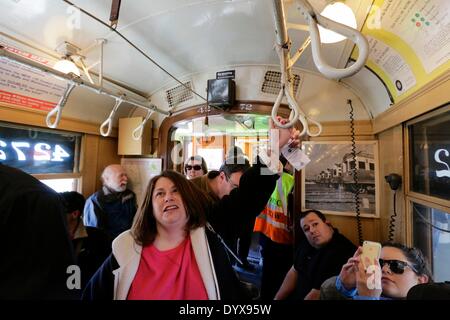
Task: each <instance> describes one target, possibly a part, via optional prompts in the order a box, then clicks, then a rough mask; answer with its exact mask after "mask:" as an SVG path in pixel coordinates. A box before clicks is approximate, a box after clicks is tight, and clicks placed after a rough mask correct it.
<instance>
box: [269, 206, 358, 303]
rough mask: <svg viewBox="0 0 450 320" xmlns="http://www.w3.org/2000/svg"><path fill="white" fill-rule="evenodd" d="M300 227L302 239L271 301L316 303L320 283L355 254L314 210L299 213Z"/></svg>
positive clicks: (334, 273)
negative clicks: (289, 300)
mask: <svg viewBox="0 0 450 320" xmlns="http://www.w3.org/2000/svg"><path fill="white" fill-rule="evenodd" d="M300 225H301V227H302V230H303V233H304V234H305V238H304V239H303V240H302V241H301V243H300V245H299V248H298V249H297V254H296V256H295V259H294V265H293V266H292V268H291V269H290V270H289V271H288V273H287V274H286V277H285V279H284V281H283V284H282V285H281V287H280V289H279V290H278V293H277V294H276V295H275V300H281V299H287V298H289V299H294V300H303V299H305V300H318V299H319V298H320V287H321V285H322V283H323V282H324V281H325V280H326V279H328V278H330V277H332V276H334V275H336V274H339V272H340V270H341V267H342V265H343V264H344V263H346V262H347V260H348V258H350V257H351V256H352V255H353V253H354V252H355V251H356V246H355V245H354V244H353V243H352V242H351V241H350V240H348V239H347V238H346V237H344V236H343V235H342V234H340V233H339V231H338V230H337V229H334V228H333V227H332V226H331V224H330V222H329V221H327V220H326V218H325V215H324V214H323V213H322V212H320V211H318V210H308V211H305V212H303V213H302V214H301V215H300Z"/></svg>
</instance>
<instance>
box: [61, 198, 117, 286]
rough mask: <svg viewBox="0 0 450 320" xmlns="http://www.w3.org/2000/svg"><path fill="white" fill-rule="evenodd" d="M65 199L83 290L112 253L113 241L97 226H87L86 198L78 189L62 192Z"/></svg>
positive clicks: (68, 225) (70, 233) (68, 224)
mask: <svg viewBox="0 0 450 320" xmlns="http://www.w3.org/2000/svg"><path fill="white" fill-rule="evenodd" d="M61 196H62V198H63V199H64V207H65V212H66V219H67V227H68V231H69V237H70V239H71V240H72V244H73V249H74V253H75V257H76V263H77V265H78V266H79V267H80V271H81V283H80V284H81V286H80V288H81V290H83V289H84V287H85V285H86V283H87V282H88V281H89V280H90V279H91V277H92V276H93V275H94V273H95V272H96V271H97V269H98V268H99V267H100V266H101V264H102V263H103V261H105V259H106V258H107V257H108V255H109V254H110V253H111V242H110V240H109V237H108V235H107V234H106V233H105V232H104V231H103V230H100V229H98V228H95V227H86V226H85V225H84V223H83V218H82V212H83V208H84V204H85V199H84V197H83V195H82V194H80V193H78V192H76V191H67V192H62V193H61Z"/></svg>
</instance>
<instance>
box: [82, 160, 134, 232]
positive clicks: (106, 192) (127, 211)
mask: <svg viewBox="0 0 450 320" xmlns="http://www.w3.org/2000/svg"><path fill="white" fill-rule="evenodd" d="M102 182H103V187H102V189H101V190H99V191H97V192H96V193H94V194H93V195H91V196H90V197H89V198H88V199H87V200H86V205H85V207H84V224H85V226H90V227H97V228H99V229H101V230H103V231H105V232H106V233H107V234H108V235H109V236H110V238H111V240H113V239H114V238H115V237H117V236H118V235H119V234H121V233H122V232H123V231H125V230H128V229H130V227H131V223H132V222H133V218H134V215H135V214H136V208H137V206H136V196H135V194H134V192H133V191H131V190H129V189H127V183H128V177H127V174H126V172H125V170H124V169H123V168H122V166H121V165H118V164H111V165H109V166H107V167H106V168H105V170H103V173H102Z"/></svg>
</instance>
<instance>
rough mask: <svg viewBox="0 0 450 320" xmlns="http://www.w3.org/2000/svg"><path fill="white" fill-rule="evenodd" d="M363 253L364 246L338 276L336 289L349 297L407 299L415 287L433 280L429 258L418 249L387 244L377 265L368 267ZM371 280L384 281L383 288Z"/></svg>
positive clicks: (373, 262)
mask: <svg viewBox="0 0 450 320" xmlns="http://www.w3.org/2000/svg"><path fill="white" fill-rule="evenodd" d="M361 253H362V249H361V247H360V248H358V250H357V251H356V252H355V254H354V256H353V257H352V258H350V259H349V260H348V262H347V263H346V264H344V266H343V267H342V270H341V273H340V274H339V277H337V279H336V283H335V285H336V289H337V290H338V291H339V293H340V294H342V295H344V296H345V297H347V298H352V299H359V300H379V299H406V297H407V294H408V291H409V290H410V289H411V288H412V287H413V286H415V285H417V284H421V283H428V282H429V281H431V274H430V272H429V270H428V267H427V264H426V261H425V258H424V256H423V254H422V252H420V250H418V249H416V248H409V247H406V246H404V245H402V244H398V243H387V244H385V245H383V247H382V249H381V254H380V259H379V260H378V261H371V264H372V266H373V267H372V268H370V267H369V268H367V269H365V268H364V267H363V264H362V261H361V258H360V257H361ZM366 264H369V262H368V261H366ZM371 283H381V289H380V288H376V287H374V286H371V285H370V284H371Z"/></svg>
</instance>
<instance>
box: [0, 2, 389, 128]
mask: <svg viewBox="0 0 450 320" xmlns="http://www.w3.org/2000/svg"><path fill="white" fill-rule="evenodd" d="M72 2H73V3H74V4H75V5H77V6H79V7H81V8H83V9H84V10H86V11H88V12H90V13H92V14H93V15H95V16H96V17H98V18H99V19H101V20H102V21H105V22H108V23H109V21H108V20H109V15H110V9H111V0H97V1H89V0H73V1H72ZM330 2H331V1H330V0H311V3H312V4H313V6H314V7H315V9H316V10H317V11H321V10H322V9H323V8H324V7H325V6H326V5H327V4H328V3H330ZM345 3H346V4H347V5H348V6H350V7H351V8H352V10H353V11H354V12H355V13H356V20H357V24H358V28H360V27H361V25H362V24H363V22H364V20H365V19H366V15H367V12H368V8H369V7H370V5H371V3H372V1H371V0H346V1H345ZM0 6H1V7H2V9H3V12H7V13H8V14H4V15H3V16H2V20H1V21H0V31H1V33H0V40H1V36H2V35H3V36H6V35H7V36H8V37H10V38H11V39H12V40H18V42H17V43H22V44H27V45H28V49H29V50H34V49H38V50H37V51H40V52H46V53H48V55H49V56H52V57H53V58H55V59H57V58H58V54H57V53H56V52H55V51H54V49H55V48H56V47H57V46H58V45H60V44H61V43H62V42H63V41H68V42H70V43H72V44H74V45H76V46H77V47H79V48H80V49H81V52H80V53H81V54H82V55H83V56H85V62H86V64H87V65H88V66H92V65H94V66H93V67H92V69H91V71H93V72H94V73H95V72H97V73H98V65H96V63H98V61H99V53H100V48H99V46H98V44H97V40H98V39H106V40H107V42H106V44H105V45H104V64H103V72H104V76H105V77H107V78H109V79H113V80H115V81H117V82H118V83H120V84H123V85H126V86H128V87H130V88H133V89H135V91H136V92H139V93H142V94H144V95H148V96H151V95H153V94H155V93H157V92H164V91H161V90H163V89H165V88H167V87H168V86H171V85H177V83H176V82H175V81H174V80H173V79H172V78H171V77H170V76H168V75H167V74H166V73H165V72H164V71H162V70H161V69H160V68H158V67H157V66H156V65H155V64H153V63H151V62H150V61H148V60H147V59H145V57H144V56H143V55H141V54H140V53H138V51H137V50H135V49H134V48H132V47H131V46H130V45H129V44H127V43H126V42H125V41H124V40H123V39H121V38H120V37H119V36H117V35H116V34H115V33H113V32H112V31H111V30H110V29H108V28H107V27H105V26H103V25H101V24H100V23H99V22H97V21H95V20H94V19H93V18H91V17H89V16H87V15H85V14H84V13H82V12H79V11H77V10H74V8H73V7H70V6H69V5H68V4H67V3H66V2H64V1H63V0H0ZM285 7H286V13H287V21H288V22H290V23H301V24H305V22H304V20H303V18H302V17H301V15H300V13H299V12H298V10H297V9H295V7H294V3H293V1H292V0H286V1H285ZM117 30H118V31H119V32H121V33H122V34H123V35H124V36H126V37H127V38H128V39H129V40H130V41H132V42H133V43H135V44H136V45H137V46H138V47H139V48H140V49H142V50H143V51H144V52H145V53H146V54H147V55H149V56H150V57H151V58H152V59H154V61H156V62H157V63H158V64H159V65H161V66H162V67H163V68H165V69H166V70H167V71H169V72H170V73H171V74H173V75H174V76H175V77H177V78H180V79H184V78H186V77H188V76H190V75H194V74H201V73H206V72H211V70H215V69H217V68H220V67H221V66H262V67H266V66H270V67H272V68H273V67H275V68H277V67H278V66H279V60H278V57H277V55H276V52H275V50H274V44H275V41H276V38H275V24H274V14H273V5H272V1H271V0H152V1H147V0H133V1H122V4H121V9H120V17H119V23H118V27H117ZM289 36H290V38H291V40H292V42H293V47H294V48H297V47H298V46H299V45H301V44H302V43H303V41H304V40H305V39H306V37H307V36H308V33H307V32H304V31H289ZM352 49H353V43H352V42H351V41H341V42H339V43H336V44H327V45H324V46H323V54H324V57H325V59H326V61H327V62H328V63H329V64H330V65H332V66H334V67H338V68H343V67H345V65H346V63H347V61H348V59H349V57H350V54H351V51H352ZM55 61H56V60H55ZM295 67H296V68H299V69H301V70H305V71H306V72H309V73H311V72H312V73H316V74H318V72H317V69H316V67H315V65H314V63H313V59H312V55H311V50H310V48H307V49H306V51H305V52H304V54H303V55H302V57H301V58H300V59H299V60H298V61H297V63H296V64H295ZM372 78H373V77H372ZM361 81H363V82H367V83H368V85H366V86H359V88H361V90H366V89H367V88H371V87H372V88H373V86H371V82H373V81H372V80H371V77H363V78H362V79H361ZM358 82H360V81H356V83H358ZM238 85H239V84H238ZM330 85H331V84H330ZM307 88H310V89H312V90H310V91H308V89H307ZM201 89H203V88H201ZM338 89H339V88H337V91H339V90H338ZM317 90H318V88H314V86H313V85H312V87H311V84H305V85H304V87H303V89H302V92H303V93H302V95H304V96H306V97H308V96H309V97H315V96H316V95H317ZM383 90H384V89H383ZM241 92H242V91H241ZM200 94H201V95H203V96H204V92H200ZM338 94H339V92H338ZM91 95H93V93H91ZM358 95H359V96H360V97H363V98H361V100H362V101H363V103H364V104H366V105H368V108H369V109H370V108H372V106H371V103H370V102H368V101H364V99H365V98H364V97H369V96H370V94H368V93H365V92H364V91H362V92H359V93H358ZM320 96H322V97H325V96H324V95H323V94H322V95H319V98H320ZM78 97H84V98H86V97H87V96H85V95H84V94H82V93H80V92H78ZM91 98H92V99H93V100H91V101H94V98H93V97H91ZM241 98H242V97H241ZM244 98H245V97H244ZM273 99H275V97H273ZM85 100H86V99H85ZM110 100H111V99H109V100H108V98H105V97H102V98H98V99H96V101H97V102H99V104H100V103H101V104H102V106H101V108H100V111H101V112H100V113H101V115H100V113H98V114H97V118H98V119H91V120H95V121H97V122H98V121H99V119H100V118H102V117H104V116H105V114H106V115H107V114H108V112H109V110H110V108H112V103H113V102H112V101H110ZM310 100H311V99H310ZM310 100H308V101H309V102H308V101H303V102H305V105H306V109H307V110H308V103H310V104H311V101H310ZM332 101H333V99H331V100H329V99H328V100H327V99H325V100H323V106H324V107H326V106H328V105H330V104H331V102H332ZM343 101H345V100H343ZM201 102H202V101H201ZM201 102H199V103H201ZM375 102H376V103H374V105H375V106H374V107H375V109H374V110H375V111H373V110H372V111H371V110H367V108H366V111H367V116H365V117H363V118H366V119H370V118H371V117H372V115H374V114H375V115H376V114H378V113H379V110H380V108H379V106H378V102H377V101H375ZM320 103H321V102H320V101H319V102H315V103H314V104H312V105H314V107H315V106H319V107H320ZM383 103H384V105H385V101H382V102H381V104H383ZM70 105H71V101H69V102H68V107H69V108H68V112H67V113H66V115H68V116H73V117H78V118H81V119H83V120H89V119H85V118H89V117H91V118H92V117H93V115H92V112H91V114H89V112H87V113H85V112H84V111H85V110H87V109H89V107H88V106H85V108H84V109H83V110H84V111H83V110H81V109H78V110H73V109H71V107H70ZM377 106H378V109H377V108H376V107H377ZM365 107H366V106H365ZM386 107H387V106H386ZM80 110H81V111H80ZM124 112H125V113H124ZM121 113H122V114H123V115H125V114H126V113H129V114H130V113H131V111H130V109H127V110H125V109H122V110H121ZM336 117H338V118H339V117H340V116H339V115H337V116H336ZM322 120H341V119H340V118H339V119H334V118H333V117H332V115H331V114H330V119H328V118H326V119H325V118H324V119H322ZM101 121H103V120H101Z"/></svg>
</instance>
